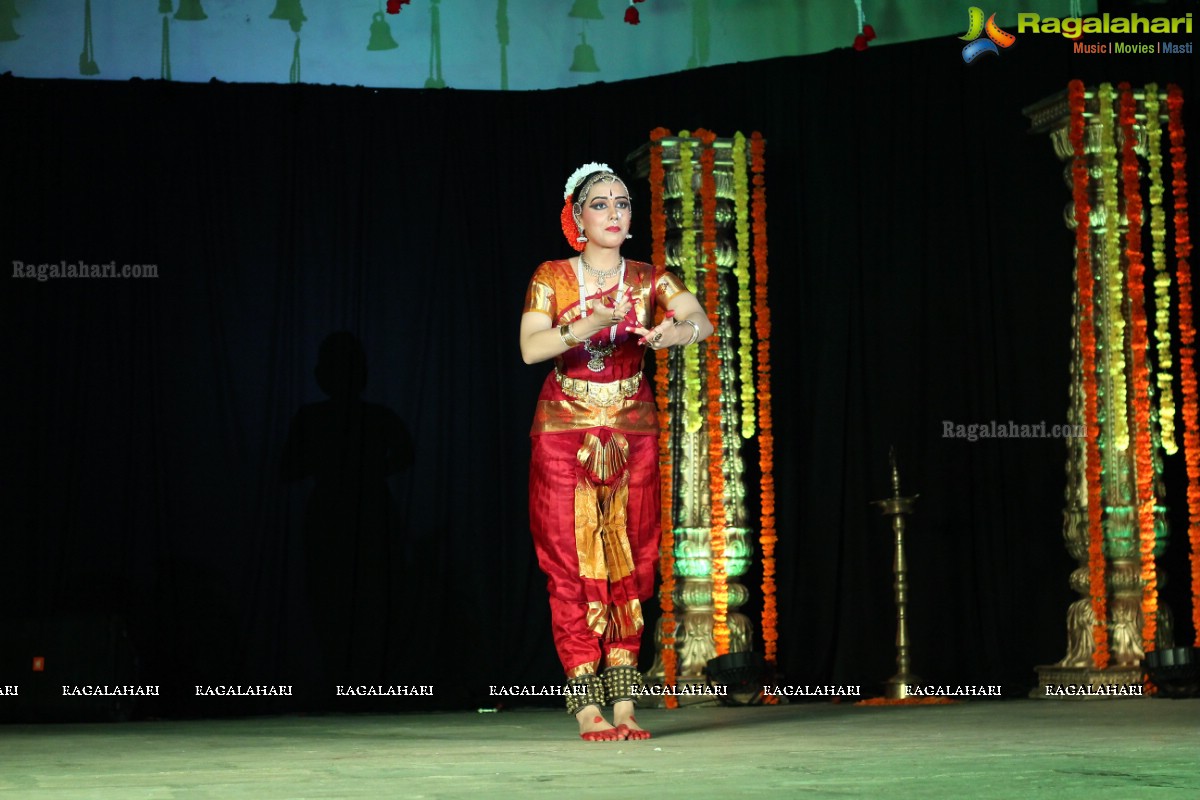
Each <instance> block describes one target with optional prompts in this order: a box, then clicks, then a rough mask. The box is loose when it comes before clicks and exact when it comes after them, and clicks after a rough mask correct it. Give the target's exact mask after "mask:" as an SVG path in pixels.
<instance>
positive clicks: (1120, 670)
mask: <svg viewBox="0 0 1200 800" xmlns="http://www.w3.org/2000/svg"><path fill="white" fill-rule="evenodd" d="M1034 669H1035V670H1036V671H1037V674H1038V685H1037V686H1035V687H1034V688H1033V690H1032V691H1031V692H1030V693H1029V696H1030V697H1034V698H1042V699H1046V700H1109V699H1112V698H1114V697H1129V696H1130V693H1128V692H1123V693H1116V692H1115V689H1124V688H1127V687H1140V686H1141V685H1142V668H1141V667H1140V666H1130V667H1109V668H1108V669H1104V670H1099V669H1095V668H1093V667H1064V666H1060V665H1058V664H1049V665H1046V666H1041V667H1034ZM1109 686H1111V687H1114V690H1112V693H1109V692H1106V690H1105V687H1109ZM1047 687H1050V688H1049V690H1047ZM1059 687H1068V688H1066V692H1069V693H1064V690H1063V689H1059ZM1071 687H1074V688H1071Z"/></svg>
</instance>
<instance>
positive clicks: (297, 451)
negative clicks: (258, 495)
mask: <svg viewBox="0 0 1200 800" xmlns="http://www.w3.org/2000/svg"><path fill="white" fill-rule="evenodd" d="M314 373H315V375H316V379H317V385H318V386H320V387H321V391H323V392H324V393H325V394H326V395H327V396H328V399H327V400H324V401H322V402H319V403H312V404H310V405H307V406H304V407H302V408H301V409H300V410H299V411H298V412H297V413H296V415H295V417H293V418H292V422H291V426H290V429H289V431H288V438H287V442H286V443H285V444H284V448H283V464H282V471H283V477H284V478H285V479H286V480H300V479H302V478H308V477H312V478H314V479H315V480H314V483H313V487H312V491H311V493H310V494H309V498H308V503H307V508H306V510H305V516H304V555H305V564H306V571H305V585H306V590H305V591H306V595H307V599H308V607H309V614H310V618H311V620H312V625H313V629H314V631H315V632H316V634H317V637H318V639H319V642H320V649H321V664H320V667H319V670H317V673H318V674H319V676H320V678H319V681H318V684H317V685H316V686H315V687H313V688H314V690H315V692H316V696H315V697H314V698H313V699H314V700H315V701H316V702H315V703H314V704H313V705H315V706H316V707H333V706H335V705H336V703H335V702H334V697H335V688H334V687H335V686H337V685H347V684H352V685H381V684H387V683H392V682H393V681H389V680H387V675H386V665H387V662H388V657H389V654H388V652H387V651H388V644H389V642H391V641H392V640H393V639H394V638H398V637H395V636H394V633H395V632H394V631H392V630H390V627H391V626H392V625H397V624H399V620H396V619H394V617H393V614H391V613H390V612H391V610H392V608H393V606H394V603H393V599H392V598H393V597H394V596H395V593H396V592H397V591H402V585H401V578H402V576H400V575H394V574H393V567H394V565H396V564H398V560H394V559H393V553H399V552H401V547H400V545H401V542H400V541H399V540H400V536H401V534H402V523H401V516H400V510H399V509H398V508H397V506H396V504H395V502H394V501H393V499H392V496H391V493H390V492H389V491H388V485H387V479H388V476H390V475H394V474H396V473H398V472H402V471H404V470H406V469H408V467H409V466H410V465H411V464H412V459H413V446H412V439H411V437H410V436H409V433H408V430H407V428H405V426H404V422H403V421H402V420H401V419H400V417H399V416H398V415H397V414H396V413H395V412H394V411H392V410H391V409H389V408H387V407H385V406H382V405H378V404H376V403H368V402H365V401H364V400H362V399H361V397H360V395H361V394H362V392H363V390H364V389H365V388H366V385H367V357H366V351H365V350H364V349H363V346H362V343H361V342H360V341H359V340H358V339H357V338H356V337H355V336H354V335H353V334H351V333H347V332H345V331H340V332H337V333H332V334H330V335H329V336H327V337H326V338H325V340H324V341H323V342H321V346H320V351H319V353H318V360H317V366H316V369H315V370H314ZM393 657H394V654H393Z"/></svg>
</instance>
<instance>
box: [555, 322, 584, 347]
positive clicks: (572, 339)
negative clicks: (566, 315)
mask: <svg viewBox="0 0 1200 800" xmlns="http://www.w3.org/2000/svg"><path fill="white" fill-rule="evenodd" d="M558 338H560V339H562V343H563V344H565V345H566V346H567V347H568V348H571V347H578V346H579V345H581V344H583V339H580V338H579V337H577V336H576V335H575V334H573V333H571V323H569V322H568V323H567V324H566V325H559V326H558Z"/></svg>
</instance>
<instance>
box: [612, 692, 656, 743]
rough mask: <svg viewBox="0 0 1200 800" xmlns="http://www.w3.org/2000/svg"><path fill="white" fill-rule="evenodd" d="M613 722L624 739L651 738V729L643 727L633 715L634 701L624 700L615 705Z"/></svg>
mask: <svg viewBox="0 0 1200 800" xmlns="http://www.w3.org/2000/svg"><path fill="white" fill-rule="evenodd" d="M613 723H615V724H616V726H617V730H618V731H619V732H620V733H621V738H622V739H649V738H650V731H648V730H646V729H644V728H642V727H641V726H640V725H638V723H637V718H636V717H634V716H633V702H632V701H630V700H622V701H620V702H619V703H617V704H616V705H614V706H613Z"/></svg>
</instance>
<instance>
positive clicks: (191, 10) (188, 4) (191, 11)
mask: <svg viewBox="0 0 1200 800" xmlns="http://www.w3.org/2000/svg"><path fill="white" fill-rule="evenodd" d="M175 19H180V20H184V21H186V22H199V21H200V20H202V19H208V14H205V13H204V7H203V6H201V5H200V0H179V10H178V11H176V12H175Z"/></svg>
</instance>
